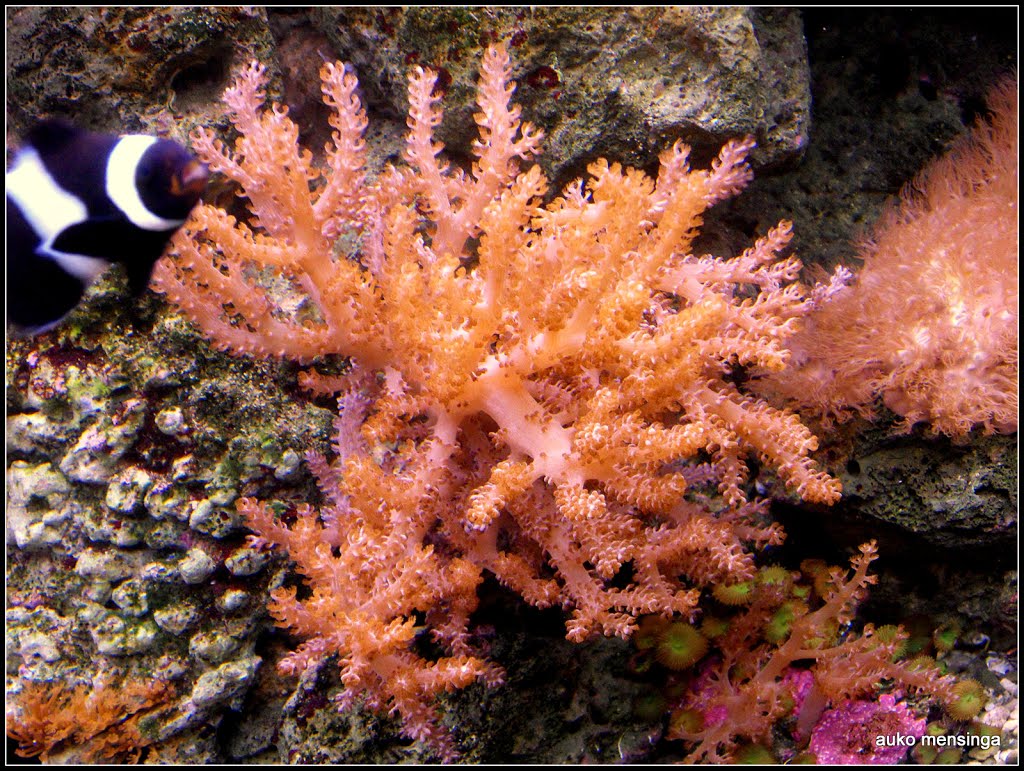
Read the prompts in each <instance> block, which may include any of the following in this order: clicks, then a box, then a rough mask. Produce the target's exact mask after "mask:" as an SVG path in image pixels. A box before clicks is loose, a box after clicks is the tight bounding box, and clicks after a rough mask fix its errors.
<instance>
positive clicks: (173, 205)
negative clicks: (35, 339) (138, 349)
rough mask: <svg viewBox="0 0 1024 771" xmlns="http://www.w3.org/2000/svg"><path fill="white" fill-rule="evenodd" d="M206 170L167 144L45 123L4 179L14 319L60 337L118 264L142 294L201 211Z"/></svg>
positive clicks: (23, 328)
mask: <svg viewBox="0 0 1024 771" xmlns="http://www.w3.org/2000/svg"><path fill="white" fill-rule="evenodd" d="M207 177H208V172H207V169H206V167H205V166H204V165H203V164H202V163H200V162H199V161H197V160H196V159H195V158H193V157H192V156H191V155H190V154H189V153H188V151H186V150H185V148H183V147H181V146H180V145H179V144H177V143H176V142H172V141H171V140H169V139H159V138H157V137H152V136H145V135H141V134H126V135H123V136H116V135H112V134H98V133H94V132H91V131H84V130H82V129H78V128H75V127H73V126H71V125H69V124H67V123H64V122H62V121H46V122H43V123H40V124H39V125H37V126H36V127H35V128H33V129H32V130H31V131H30V132H29V133H28V135H27V136H26V137H25V141H24V144H23V146H22V147H21V148H20V149H19V150H18V151H17V153H16V154H15V156H14V159H13V162H12V163H11V167H10V169H8V171H7V176H6V187H7V319H8V321H9V322H11V324H12V325H13V327H14V329H15V331H17V332H20V333H24V334H37V333H39V332H44V331H47V330H49V329H52V328H53V327H55V326H56V325H57V324H58V323H60V321H61V320H62V319H63V318H64V316H66V315H67V314H68V313H69V312H70V311H71V310H72V309H73V308H74V307H75V306H76V305H77V304H78V302H79V300H81V299H82V295H83V294H84V293H85V290H86V289H87V288H88V287H89V285H90V284H92V283H93V282H94V281H95V280H96V279H97V278H99V276H100V274H101V273H102V272H103V271H104V270H106V269H107V268H108V267H109V266H110V265H111V264H113V263H115V262H120V263H122V264H123V265H124V266H125V270H126V272H127V275H128V281H129V284H130V285H131V288H132V291H133V292H134V293H136V294H141V293H142V291H143V290H144V289H145V288H146V285H147V284H148V283H149V277H150V273H151V272H152V269H153V265H154V263H155V262H156V261H157V259H158V258H159V257H160V255H161V254H162V253H163V250H164V248H165V247H166V246H167V242H168V241H169V240H170V238H171V236H172V235H174V232H175V231H176V230H177V229H178V228H179V227H180V226H181V225H182V224H183V223H184V221H185V218H186V217H187V216H188V213H189V212H190V211H191V210H192V207H193V206H195V204H196V203H197V202H198V201H199V197H200V195H201V194H202V192H203V190H204V188H205V186H206V180H207Z"/></svg>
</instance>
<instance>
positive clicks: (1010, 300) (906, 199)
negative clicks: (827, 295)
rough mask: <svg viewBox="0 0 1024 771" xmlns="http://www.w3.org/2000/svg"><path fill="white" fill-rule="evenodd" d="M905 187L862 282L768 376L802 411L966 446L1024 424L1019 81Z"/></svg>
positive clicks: (815, 321)
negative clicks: (874, 415)
mask: <svg viewBox="0 0 1024 771" xmlns="http://www.w3.org/2000/svg"><path fill="white" fill-rule="evenodd" d="M989 107H990V109H991V111H992V117H991V120H990V121H981V122H980V123H979V124H978V125H977V126H976V127H975V128H974V130H973V131H972V132H971V133H970V135H968V136H967V137H966V138H965V139H964V140H962V141H961V142H959V143H958V144H957V145H956V146H955V147H954V148H953V149H952V150H951V151H950V153H949V154H948V155H946V156H945V157H943V158H940V159H939V160H937V161H935V162H934V163H933V164H932V165H931V166H930V167H928V168H927V169H926V170H925V171H924V172H922V174H921V175H920V176H919V177H918V178H917V179H916V180H915V181H914V182H913V183H912V184H911V185H909V186H908V187H907V188H906V189H905V190H904V191H903V194H902V196H901V202H900V205H899V206H898V207H894V208H892V209H890V210H889V211H888V212H887V213H886V214H885V216H884V217H883V218H882V220H881V222H880V223H879V224H878V225H877V226H876V228H875V236H874V238H873V239H872V240H871V241H869V242H868V243H867V244H865V245H864V247H863V249H862V250H861V254H860V255H859V256H860V257H861V258H862V259H863V260H864V267H863V269H862V270H861V271H860V272H859V273H858V274H857V278H856V282H855V283H854V284H853V285H852V286H850V287H849V288H848V289H847V290H845V291H843V292H840V293H838V294H837V295H836V296H835V297H834V298H833V299H832V300H831V301H830V302H828V303H825V304H823V306H822V308H821V309H820V310H819V311H817V312H816V313H814V314H812V315H811V316H810V317H809V319H808V321H807V325H806V328H805V330H804V331H803V332H801V333H800V334H799V335H797V336H796V337H795V338H793V340H792V341H791V346H792V349H793V351H794V361H795V362H796V363H797V364H798V365H799V366H793V367H790V368H789V369H787V370H786V371H785V372H782V373H779V374H774V375H772V376H769V378H768V382H769V384H770V386H769V387H779V388H780V389H781V391H782V392H783V393H784V394H785V395H787V396H789V397H791V398H792V399H793V400H794V402H795V403H797V404H800V405H804V406H806V407H809V408H811V409H814V410H818V411H821V412H823V413H824V414H825V415H826V416H827V417H838V418H843V417H847V416H849V415H850V414H852V413H853V412H860V413H861V414H864V415H868V416H870V415H871V406H872V403H873V402H874V400H875V398H876V396H878V395H881V397H882V399H883V400H884V402H885V405H886V406H887V407H888V408H889V409H891V410H892V411H893V412H895V413H897V414H898V415H901V416H902V417H903V418H904V421H903V426H904V428H905V429H906V430H909V429H910V427H911V426H913V424H914V423H917V422H919V421H924V422H926V423H928V425H929V426H930V429H931V430H932V431H933V432H936V433H943V434H947V435H949V436H952V437H956V438H960V437H963V436H965V435H966V434H967V433H968V432H969V431H970V430H971V429H972V428H975V427H981V428H982V429H983V430H984V431H986V432H987V433H992V432H1000V433H1012V432H1013V431H1016V430H1017V408H1018V402H1017V347H1018V344H1019V340H1018V332H1017V305H1018V278H1017V260H1018V230H1017V197H1018V185H1017V161H1018V155H1017V141H1018V140H1017V136H1018V134H1017V82H1016V80H1006V81H1004V82H1003V83H1001V84H999V85H998V86H997V87H996V88H994V89H993V91H992V93H991V95H990V97H989Z"/></svg>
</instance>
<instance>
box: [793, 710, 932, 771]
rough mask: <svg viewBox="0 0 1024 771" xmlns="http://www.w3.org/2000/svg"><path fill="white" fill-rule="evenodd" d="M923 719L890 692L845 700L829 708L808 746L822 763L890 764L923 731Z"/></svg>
mask: <svg viewBox="0 0 1024 771" xmlns="http://www.w3.org/2000/svg"><path fill="white" fill-rule="evenodd" d="M925 725H926V721H925V719H924V718H919V717H917V716H916V715H915V714H914V713H913V712H912V711H911V710H910V708H908V707H907V705H906V704H905V703H904V702H897V701H896V698H895V697H894V696H893V695H892V694H885V695H883V696H881V697H879V699H878V701H877V702H875V701H847V702H846V703H845V704H843V705H842V706H841V707H837V708H836V709H830V710H828V711H827V712H826V713H825V714H824V715H822V718H821V720H820V721H818V725H817V726H815V728H814V733H813V734H812V735H811V745H810V750H811V752H813V753H814V755H815V757H816V758H817V761H818V763H819V764H821V765H827V764H837V765H852V764H863V763H871V764H875V765H892V764H895V763H900V762H902V761H903V760H905V759H906V755H907V750H909V749H910V748H911V747H913V746H914V745H915V744H916V743H917V740H918V739H920V738H921V737H922V736H923V735H924V731H925Z"/></svg>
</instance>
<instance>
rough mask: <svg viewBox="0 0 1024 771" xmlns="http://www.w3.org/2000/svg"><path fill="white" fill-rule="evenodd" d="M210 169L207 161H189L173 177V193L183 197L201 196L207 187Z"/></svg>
mask: <svg viewBox="0 0 1024 771" xmlns="http://www.w3.org/2000/svg"><path fill="white" fill-rule="evenodd" d="M209 178H210V170H209V169H208V168H206V164H205V163H201V162H199V161H196V160H192V161H189V162H188V163H187V164H186V165H185V167H184V168H183V169H182V170H181V171H179V172H178V173H177V174H175V175H174V176H172V177H171V195H174V196H180V197H182V198H199V196H201V195H202V194H203V191H204V190H205V189H206V181H207V180H208V179H209Z"/></svg>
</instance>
